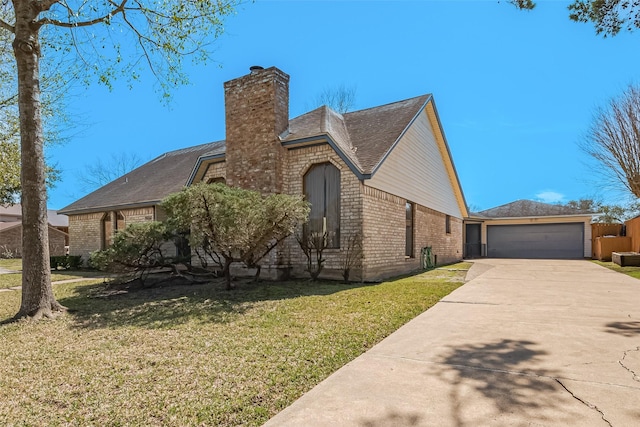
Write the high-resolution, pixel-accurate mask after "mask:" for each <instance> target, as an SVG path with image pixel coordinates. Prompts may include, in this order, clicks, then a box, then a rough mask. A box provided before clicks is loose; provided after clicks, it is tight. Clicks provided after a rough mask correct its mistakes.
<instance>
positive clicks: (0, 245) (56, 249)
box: [0, 226, 67, 257]
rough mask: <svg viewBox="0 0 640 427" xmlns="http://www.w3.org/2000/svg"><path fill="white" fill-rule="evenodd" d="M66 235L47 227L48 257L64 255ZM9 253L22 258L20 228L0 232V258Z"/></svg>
mask: <svg viewBox="0 0 640 427" xmlns="http://www.w3.org/2000/svg"><path fill="white" fill-rule="evenodd" d="M66 237H67V235H66V234H65V233H63V232H62V231H59V230H57V229H55V228H53V227H49V255H51V256H59V255H65V253H66V250H65V241H66ZM8 253H11V254H12V256H13V257H20V256H22V226H17V227H14V228H10V229H8V230H4V231H3V232H0V256H5V255H8Z"/></svg>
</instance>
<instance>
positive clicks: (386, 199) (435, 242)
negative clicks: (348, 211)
mask: <svg viewBox="0 0 640 427" xmlns="http://www.w3.org/2000/svg"><path fill="white" fill-rule="evenodd" d="M362 196H363V206H364V208H363V212H364V218H363V223H364V230H365V233H364V237H365V240H364V266H365V267H364V273H363V274H364V277H365V279H366V280H379V279H383V278H386V277H390V276H394V275H398V274H405V273H409V272H411V271H415V270H418V269H420V267H421V266H420V250H421V249H422V248H423V247H426V246H432V248H433V253H434V254H435V255H437V261H438V264H446V263H451V262H454V261H458V260H461V259H462V220H461V219H459V218H453V217H452V218H451V233H449V234H447V233H446V229H445V221H446V219H445V218H446V215H445V214H443V213H441V212H437V211H435V210H433V209H429V208H427V207H424V206H421V205H415V211H414V223H413V233H414V244H413V247H414V250H413V252H414V253H413V257H409V258H408V257H406V256H405V248H406V246H405V244H406V208H405V206H406V203H407V201H408V200H406V199H403V198H401V197H397V196H394V195H392V194H389V193H386V192H384V191H381V190H378V189H375V188H372V187H368V186H366V185H364V186H363V194H362ZM409 202H411V201H410V200H409Z"/></svg>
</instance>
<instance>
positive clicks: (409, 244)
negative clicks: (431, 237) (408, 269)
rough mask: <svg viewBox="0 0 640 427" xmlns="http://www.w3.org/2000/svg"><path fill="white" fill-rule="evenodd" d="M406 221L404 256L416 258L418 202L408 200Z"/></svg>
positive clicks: (405, 209) (405, 207) (405, 206)
mask: <svg viewBox="0 0 640 427" xmlns="http://www.w3.org/2000/svg"><path fill="white" fill-rule="evenodd" d="M404 211H405V215H404V223H405V244H404V256H405V258H415V253H416V250H415V243H416V233H415V228H416V227H415V223H416V204H415V203H413V202H410V201H408V200H407V201H406V203H405V205H404Z"/></svg>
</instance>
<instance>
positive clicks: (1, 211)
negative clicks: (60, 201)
mask: <svg viewBox="0 0 640 427" xmlns="http://www.w3.org/2000/svg"><path fill="white" fill-rule="evenodd" d="M4 216H10V217H14V218H15V219H16V220H20V219H21V218H22V205H20V203H16V204H13V205H10V206H2V205H0V217H4ZM9 222H12V221H9ZM47 222H48V223H49V224H51V225H53V226H54V227H68V226H69V217H68V216H66V215H60V214H58V212H56V211H54V210H51V209H49V210H47Z"/></svg>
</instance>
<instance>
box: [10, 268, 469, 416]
mask: <svg viewBox="0 0 640 427" xmlns="http://www.w3.org/2000/svg"><path fill="white" fill-rule="evenodd" d="M462 267H463V268H455V265H454V266H449V269H447V270H433V271H430V272H426V273H423V274H420V275H416V276H411V277H406V278H402V279H399V280H395V281H388V282H384V283H380V284H371V285H367V284H349V285H345V284H339V283H335V282H320V283H309V282H308V281H291V282H282V283H273V282H262V283H258V284H254V283H249V282H241V283H239V289H236V290H234V291H225V290H224V284H223V283H216V284H206V285H171V286H164V287H158V288H150V289H140V290H136V291H131V292H128V293H121V292H122V291H121V292H117V290H116V289H113V288H108V287H107V285H105V284H103V283H99V282H97V281H96V282H91V283H86V282H82V283H69V284H59V285H54V290H55V293H56V296H57V298H58V300H59V301H60V302H61V303H62V304H63V305H65V306H67V307H68V308H69V309H70V310H71V311H70V313H69V314H67V315H66V316H63V317H62V318H59V319H57V320H55V321H41V322H34V323H32V322H19V323H13V324H5V325H1V326H0V342H2V344H3V345H2V346H0V361H2V362H1V363H0V425H50V426H52V425H53V426H55V425H162V426H184V425H211V426H214V425H215V426H237V425H249V426H257V425H261V424H262V423H264V422H265V421H266V420H267V419H269V418H270V417H271V416H273V415H275V414H276V413H277V412H279V411H280V410H282V409H283V408H285V407H286V406H288V405H289V404H291V403H292V402H293V401H294V400H295V399H297V398H298V397H300V396H301V395H302V394H303V393H304V392H306V391H307V390H309V389H311V388H312V387H313V386H314V385H316V384H318V383H319V382H320V381H322V380H323V379H324V378H326V377H327V376H328V375H329V374H331V373H332V372H334V371H335V370H337V369H338V368H339V367H341V366H342V365H344V364H345V363H346V362H348V361H350V360H352V359H354V358H355V357H357V356H358V355H360V354H361V353H363V352H364V351H366V350H368V349H369V348H371V347H372V346H373V345H374V344H376V343H377V342H379V341H380V340H381V339H383V338H384V337H386V336H387V335H389V334H390V333H391V332H393V331H394V330H396V329H397V328H398V327H400V326H401V325H402V324H404V323H406V322H407V321H408V320H410V319H411V318H413V317H415V316H416V315H417V314H419V313H421V312H422V311H424V310H426V309H427V308H429V307H431V306H432V305H433V304H435V303H436V302H437V301H438V300H440V299H441V298H442V297H444V296H445V295H447V294H449V293H450V292H451V291H453V290H454V289H456V288H457V287H458V286H460V285H461V284H462V280H463V278H464V275H465V271H464V268H466V267H467V266H466V265H463V266H462ZM19 298H20V295H19V292H1V293H0V320H2V319H8V318H10V317H11V316H12V315H13V314H15V312H16V311H17V309H18V306H19Z"/></svg>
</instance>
